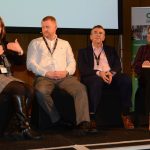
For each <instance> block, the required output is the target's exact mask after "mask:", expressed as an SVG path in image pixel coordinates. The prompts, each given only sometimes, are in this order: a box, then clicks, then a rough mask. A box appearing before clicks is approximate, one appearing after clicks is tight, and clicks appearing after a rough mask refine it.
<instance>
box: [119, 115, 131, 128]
mask: <svg viewBox="0 0 150 150" xmlns="http://www.w3.org/2000/svg"><path fill="white" fill-rule="evenodd" d="M121 117H122V121H123V124H124V127H125V129H130V130H131V129H134V125H133V123H132V120H131V117H130V116H124V115H122V116H121Z"/></svg>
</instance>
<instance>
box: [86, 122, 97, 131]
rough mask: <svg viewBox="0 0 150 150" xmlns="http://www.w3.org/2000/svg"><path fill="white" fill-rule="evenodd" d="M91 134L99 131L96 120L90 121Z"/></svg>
mask: <svg viewBox="0 0 150 150" xmlns="http://www.w3.org/2000/svg"><path fill="white" fill-rule="evenodd" d="M88 131H89V132H91V133H97V132H98V130H97V124H96V121H95V120H91V121H90V126H89V130H88Z"/></svg>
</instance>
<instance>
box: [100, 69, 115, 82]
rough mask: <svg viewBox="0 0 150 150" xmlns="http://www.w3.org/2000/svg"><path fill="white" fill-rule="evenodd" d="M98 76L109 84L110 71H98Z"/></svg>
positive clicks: (110, 78) (110, 79) (110, 80)
mask: <svg viewBox="0 0 150 150" xmlns="http://www.w3.org/2000/svg"><path fill="white" fill-rule="evenodd" d="M99 76H100V77H101V78H102V79H103V80H104V82H106V83H107V84H111V82H112V76H113V75H112V73H111V72H110V71H106V72H105V71H100V72H99Z"/></svg>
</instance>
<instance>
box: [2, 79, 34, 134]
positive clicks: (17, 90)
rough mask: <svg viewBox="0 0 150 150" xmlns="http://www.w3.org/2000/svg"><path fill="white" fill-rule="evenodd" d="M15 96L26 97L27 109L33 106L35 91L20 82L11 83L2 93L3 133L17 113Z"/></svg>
mask: <svg viewBox="0 0 150 150" xmlns="http://www.w3.org/2000/svg"><path fill="white" fill-rule="evenodd" d="M13 95H19V96H25V97H26V98H28V99H29V100H28V101H27V107H30V105H31V99H32V98H33V90H32V88H31V87H29V86H28V85H27V84H24V83H22V82H18V81H12V82H10V83H9V84H8V85H7V86H6V87H5V88H4V90H3V91H2V92H1V93H0V132H1V133H2V132H3V131H4V130H5V129H6V128H7V126H8V124H9V121H10V119H11V117H12V116H13V115H14V113H15V108H14V104H13V101H12V96H13Z"/></svg>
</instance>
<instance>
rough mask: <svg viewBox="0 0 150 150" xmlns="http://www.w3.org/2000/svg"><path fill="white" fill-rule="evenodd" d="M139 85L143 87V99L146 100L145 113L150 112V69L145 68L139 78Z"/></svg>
mask: <svg viewBox="0 0 150 150" xmlns="http://www.w3.org/2000/svg"><path fill="white" fill-rule="evenodd" d="M139 87H140V88H142V90H143V93H142V95H143V96H142V97H141V100H144V106H145V113H146V114H149V113H150V69H149V68H143V69H142V72H141V76H140V78H139Z"/></svg>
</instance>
